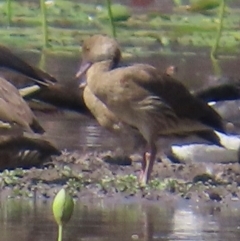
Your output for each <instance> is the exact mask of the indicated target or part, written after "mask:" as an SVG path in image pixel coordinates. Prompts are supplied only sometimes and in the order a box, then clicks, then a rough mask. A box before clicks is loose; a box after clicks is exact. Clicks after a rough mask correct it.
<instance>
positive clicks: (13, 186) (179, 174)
mask: <svg viewBox="0 0 240 241" xmlns="http://www.w3.org/2000/svg"><path fill="white" fill-rule="evenodd" d="M112 157H113V153H111V152H108V153H107V152H104V153H103V152H102V153H97V152H95V153H94V152H93V153H88V154H85V155H83V154H80V153H78V152H71V153H70V152H65V153H63V154H62V155H61V156H59V157H56V158H54V160H53V162H52V163H48V164H45V167H39V168H31V169H29V170H22V169H15V170H12V171H7V170H6V171H4V172H2V173H1V174H0V180H1V182H0V183H1V190H2V191H1V197H2V198H12V197H26V198H37V199H49V198H50V199H51V198H52V197H53V196H54V195H55V193H56V192H57V190H59V189H60V188H61V187H62V186H67V187H68V188H69V189H70V191H71V192H72V195H73V196H74V197H75V198H77V199H81V200H84V199H85V200H86V199H88V200H89V199H93V198H103V199H105V198H117V199H119V198H124V199H125V198H127V199H131V198H132V199H136V198H137V199H139V200H152V201H164V200H166V199H169V198H170V199H172V198H181V199H186V200H189V199H190V200H192V201H194V202H209V201H210V200H212V201H214V202H220V203H221V204H229V203H231V202H236V201H239V197H240V188H239V184H240V165H239V164H238V163H232V164H213V163H188V164H173V163H171V162H169V161H166V160H165V161H163V162H161V161H160V160H159V161H158V162H156V164H155V166H154V170H153V173H152V180H151V182H150V183H149V185H148V186H147V187H145V188H140V187H139V185H138V180H137V176H138V174H139V172H140V170H141V164H140V155H139V156H138V155H135V157H134V158H132V159H129V158H116V157H114V158H112ZM119 164H121V165H119Z"/></svg>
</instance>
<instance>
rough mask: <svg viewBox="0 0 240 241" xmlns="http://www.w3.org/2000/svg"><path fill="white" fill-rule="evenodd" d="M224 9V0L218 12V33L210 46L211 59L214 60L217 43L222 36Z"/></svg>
mask: <svg viewBox="0 0 240 241" xmlns="http://www.w3.org/2000/svg"><path fill="white" fill-rule="evenodd" d="M224 9H225V0H221V6H220V12H219V26H218V31H217V34H216V41H215V43H214V44H213V46H212V50H211V58H212V59H215V58H216V52H217V49H218V46H219V41H220V38H221V35H222V30H223V17H224Z"/></svg>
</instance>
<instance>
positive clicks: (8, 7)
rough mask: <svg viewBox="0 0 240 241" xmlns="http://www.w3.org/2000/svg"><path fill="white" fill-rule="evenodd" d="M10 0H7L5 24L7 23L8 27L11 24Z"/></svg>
mask: <svg viewBox="0 0 240 241" xmlns="http://www.w3.org/2000/svg"><path fill="white" fill-rule="evenodd" d="M11 4H12V0H7V10H6V11H7V22H8V26H10V25H11V22H12V6H11Z"/></svg>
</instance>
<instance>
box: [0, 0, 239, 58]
mask: <svg viewBox="0 0 240 241" xmlns="http://www.w3.org/2000/svg"><path fill="white" fill-rule="evenodd" d="M41 1H42V0H41ZM199 1H206V0H199ZM211 1H215V0H211ZM219 1H220V0H219ZM219 1H218V3H219ZM43 2H44V1H42V3H43ZM176 2H177V3H176V4H177V5H179V4H180V3H181V1H176ZM8 3H11V4H10V5H8ZM39 3H40V2H30V1H26V2H23V3H21V4H20V3H19V2H17V1H10V0H9V1H7V0H6V2H5V4H4V5H3V6H2V8H0V14H1V15H2V16H3V18H2V19H0V22H1V26H2V27H1V28H0V31H1V35H0V41H1V42H2V43H5V44H6V45H8V46H16V47H18V48H24V49H27V50H28V49H29V50H42V48H45V47H47V48H46V49H45V50H44V51H45V53H46V52H47V53H49V52H50V53H54V54H57V53H59V54H69V53H70V54H71V53H72V52H75V50H77V49H78V46H79V43H80V42H81V41H82V40H83V39H84V38H85V37H86V36H89V35H90V34H95V33H111V34H112V35H113V36H115V35H116V34H117V38H118V41H119V42H120V44H121V46H123V50H124V51H125V55H129V56H131V55H133V54H134V55H138V56H141V55H150V54H153V53H157V52H161V53H162V54H166V55H168V54H179V53H180V52H181V51H183V50H184V51H185V52H194V50H195V49H196V48H199V47H201V48H205V50H206V51H209V47H210V48H212V56H214V55H216V52H217V53H218V54H230V55H232V54H235V53H238V51H239V36H238V34H237V32H236V29H238V28H239V24H238V23H239V21H240V14H239V12H240V11H239V9H233V8H227V9H226V10H225V11H224V14H222V20H223V17H224V26H223V22H222V20H221V17H220V16H221V15H219V16H218V15H216V11H215V10H214V14H212V15H203V14H199V12H198V11H186V10H185V11H184V12H179V11H175V12H173V13H171V14H169V13H165V14H162V13H157V12H153V13H151V12H150V13H141V14H134V13H131V12H130V10H129V8H128V7H127V6H124V5H119V4H112V3H111V1H110V0H109V1H103V3H102V4H99V5H94V4H90V3H83V2H82V1H81V2H75V1H63V0H58V1H54V2H51V4H49V3H48V2H45V3H44V4H42V5H39ZM220 3H221V1H220ZM191 6H194V5H191ZM195 8H196V7H195ZM205 8H206V9H207V7H205ZM208 8H209V7H208ZM8 9H11V11H10V12H9V11H8ZM216 9H217V10H219V11H220V10H221V6H218V7H216ZM109 10H111V15H112V16H111V17H110V15H109V14H110V11H109ZM206 11H208V10H206ZM9 13H11V14H9ZM9 16H11V17H10V18H11V27H10V28H6V26H9V19H10V18H9ZM109 18H110V20H109ZM220 25H222V27H223V28H224V30H221V31H220ZM41 27H42V30H41V31H40V28H41ZM216 32H218V36H219V35H220V36H221V41H219V40H217V39H218V38H219V37H217V35H216ZM217 42H218V43H217ZM214 46H215V47H214ZM173 47H174V51H173ZM214 49H216V50H214ZM214 52H215V53H214Z"/></svg>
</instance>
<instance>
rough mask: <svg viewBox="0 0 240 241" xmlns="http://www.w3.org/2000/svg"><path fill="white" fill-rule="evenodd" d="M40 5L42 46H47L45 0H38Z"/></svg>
mask: <svg viewBox="0 0 240 241" xmlns="http://www.w3.org/2000/svg"><path fill="white" fill-rule="evenodd" d="M40 5H41V14H42V29H43V46H44V47H48V26H47V10H46V4H45V0H40Z"/></svg>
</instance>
